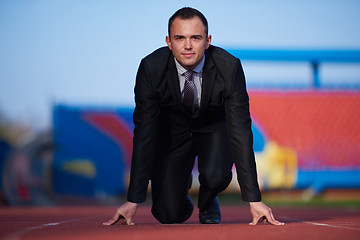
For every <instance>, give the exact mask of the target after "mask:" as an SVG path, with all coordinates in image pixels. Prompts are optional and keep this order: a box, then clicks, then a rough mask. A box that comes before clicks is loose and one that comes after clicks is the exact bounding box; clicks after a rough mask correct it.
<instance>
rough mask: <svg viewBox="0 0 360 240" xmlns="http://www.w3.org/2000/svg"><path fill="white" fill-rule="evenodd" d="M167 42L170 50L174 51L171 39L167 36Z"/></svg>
mask: <svg viewBox="0 0 360 240" xmlns="http://www.w3.org/2000/svg"><path fill="white" fill-rule="evenodd" d="M165 41H166V44H167V45H168V47H169V48H170V50H172V49H171V40H170V37H169V36H166V38H165Z"/></svg>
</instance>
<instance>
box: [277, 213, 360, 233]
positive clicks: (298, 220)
mask: <svg viewBox="0 0 360 240" xmlns="http://www.w3.org/2000/svg"><path fill="white" fill-rule="evenodd" d="M279 218H282V219H285V220H289V221H295V222H301V223H306V224H311V225H315V226H323V227H331V228H341V229H347V230H355V231H360V228H354V227H345V226H338V225H333V224H327V223H318V222H310V221H306V220H302V219H296V218H289V217H284V216H282V217H279ZM347 224H349V222H347ZM353 224H355V223H353Z"/></svg>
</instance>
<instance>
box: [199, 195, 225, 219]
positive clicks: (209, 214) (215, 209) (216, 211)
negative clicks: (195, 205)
mask: <svg viewBox="0 0 360 240" xmlns="http://www.w3.org/2000/svg"><path fill="white" fill-rule="evenodd" d="M199 220H200V223H201V224H219V223H220V221H221V212H220V207H219V202H218V199H217V197H215V198H213V199H212V202H211V204H210V207H209V208H207V209H200V212H199Z"/></svg>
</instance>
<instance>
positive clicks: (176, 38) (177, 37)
mask: <svg viewBox="0 0 360 240" xmlns="http://www.w3.org/2000/svg"><path fill="white" fill-rule="evenodd" d="M174 39H175V40H182V39H184V36H178V35H176V36H174Z"/></svg>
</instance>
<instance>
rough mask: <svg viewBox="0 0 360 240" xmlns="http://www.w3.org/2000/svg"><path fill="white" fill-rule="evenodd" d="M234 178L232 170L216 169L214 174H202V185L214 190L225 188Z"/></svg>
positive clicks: (218, 190)
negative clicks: (222, 170)
mask: <svg viewBox="0 0 360 240" xmlns="http://www.w3.org/2000/svg"><path fill="white" fill-rule="evenodd" d="M231 179H232V172H231V171H228V172H221V171H214V172H213V173H212V174H200V176H199V181H200V185H201V186H203V187H205V188H206V189H208V190H210V191H213V192H221V191H223V190H225V189H226V188H227V187H228V186H229V184H230V182H231Z"/></svg>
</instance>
